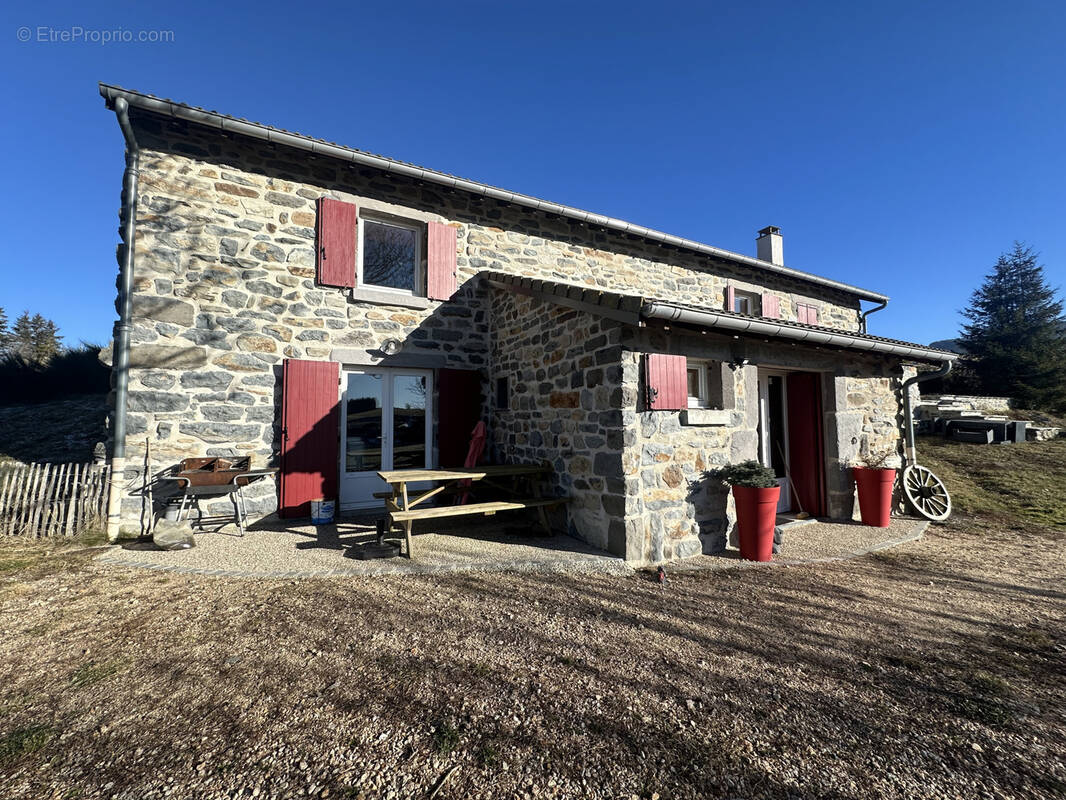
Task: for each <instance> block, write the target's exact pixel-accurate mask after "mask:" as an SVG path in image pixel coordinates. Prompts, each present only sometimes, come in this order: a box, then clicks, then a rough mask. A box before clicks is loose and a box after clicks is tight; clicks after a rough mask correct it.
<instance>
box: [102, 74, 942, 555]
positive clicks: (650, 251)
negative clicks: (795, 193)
mask: <svg viewBox="0 0 1066 800" xmlns="http://www.w3.org/2000/svg"><path fill="white" fill-rule="evenodd" d="M100 92H101V94H102V96H103V97H104V99H105V101H106V104H107V106H108V108H110V109H112V110H114V111H115V112H116V114H117V115H118V118H119V122H120V125H121V127H122V131H123V134H124V136H125V139H126V144H127V170H126V182H125V192H124V196H123V201H124V202H123V214H124V227H123V239H124V241H125V242H127V243H129V242H132V243H133V247H132V249H128V248H126V246H125V244H123V245H120V248H119V261H120V279H119V287H120V291H119V302H118V307H119V311H120V320H119V323H118V324H117V325H116V331H117V333H116V340H115V344H114V351H115V353H114V362H115V364H116V368H115V372H116V386H117V387H119V388H118V389H117V390H116V392H115V396H116V409H115V414H114V415H113V417H114V418H113V420H112V424H113V426H114V430H115V431H116V436H118V439H119V440H121V441H115V442H113V446H114V450H115V458H116V465H117V466H119V467H120V468H121V469H124V471H125V475H126V477H127V478H128V479H129V480H130V481H133V482H134V483H136V481H137V480H138V478H139V476H140V474H141V470H142V469H143V462H144V452H145V447H146V444H147V442H148V441H149V440H150V441H151V452H152V464H151V469H153V470H158V469H163V468H166V467H168V466H171V465H173V464H174V463H176V462H177V461H178V460H180V459H181V458H184V457H188V456H194V455H225V456H230V455H251V456H252V458H253V460H254V463H255V465H257V466H269V465H273V466H278V467H279V468H280V470H281V474H280V476H279V480H278V481H277V482H276V483H269V482H260V483H258V484H255V485H254V487H253V488H252V493H251V495H250V511H251V514H252V516H253V517H265V516H268V515H271V514H275V513H279V514H280V515H282V516H301V515H306V514H307V512H308V507H309V503H310V501H311V500H312V499H316V498H335V499H336V500H338V501H339V504H340V507H341V509H342V510H343V511H356V510H359V509H371V508H374V509H376V508H379V507H380V500H374V498H373V497H372V495H373V493H374V492H375V491H380V490H381V489H382V488H383V486H382V485H381V483H380V480H379V479H378V478H377V477H376V474H375V473H376V471H377V470H378V469H388V468H394V469H400V468H404V467H426V466H455V465H458V464H461V462H462V458H463V456H464V455H465V452H466V446H467V443H468V439H469V432H470V429H471V428H472V427H473V424H474V423H475V422H476V421H477V420H479V419H482V420H484V421H485V422H486V423H487V425H488V428H489V436H490V440H489V456H490V458H491V459H492V460H494V461H498V462H504V461H506V462H541V461H545V460H547V461H550V462H551V464H552V465H553V467H554V482H555V487H554V488H555V490H556V491H557V492H558V493H559V494H563V495H567V496H569V497H570V498H571V503H570V504H569V508H568V510H567V512H566V519H565V524H566V525H567V526H568V528H569V530H570V532H571V533H572V534H573V535H575V536H578V537H580V538H581V539H584V540H585V541H587V542H589V543H591V544H593V545H595V546H598V547H601V548H604V549H606V550H608V551H610V552H612V553H615V554H618V555H621V556H624V557H625V558H627V559H630V560H632V561H635V562H657V561H662V560H668V559H676V558H682V557H685V556H690V555H693V554H696V553H700V552H712V551H715V550H720V549H721V548H723V547H724V546H725V542H726V537H727V535H728V534H729V530H730V526H731V520H732V513H731V507H730V503H731V501H730V499H729V497H728V494H727V493H726V492H725V491H723V489H722V487H721V486H720V485H716V484H715V482H714V481H711V480H708V479H707V478H706V477H705V472H706V471H707V470H709V469H711V468H713V467H715V466H717V465H721V464H725V463H728V462H735V461H739V460H744V459H749V458H759V459H762V460H763V461H764V462H765V463H766V464H768V465H770V466H772V467H773V468H774V469H775V471H776V472H777V474H778V476H779V480H780V482H781V485H782V490H783V491H782V506H781V507H782V510H787V509H791V508H796V509H799V508H802V509H804V510H807V511H809V512H813V513H814V514H816V515H827V516H830V517H848V516H850V514H851V499H852V487H851V483H850V480H849V475H848V470H847V466H848V465H849V463H851V462H852V461H853V460H854V459H855V458H856V457H857V456H858V455H859V453H860V451H862V450H880V449H885V448H888V449H891V450H893V451H894V452H896V451H898V449H899V446H900V444H899V443H900V425H901V417H902V411H901V399H900V394H899V389H900V385H901V382H902V380H903V379H904V377H905V376H906V375H908V374H913V370H914V367H915V365H917V364H919V363H923V362H924V363H933V364H938V363H943V362H946V361H949V360H950V359H952V358H954V355H953V354H952V353H948V352H945V351H940V350H935V349H932V348H928V347H923V346H920V345H915V344H910V343H907V342H901V341H898V340H893V339H885V338H881V337H876V336H872V335H869V334H867V333H866V332H865V327H866V325H865V322H866V315H867V314H869V313H870V312H871V311H875V310H878V309H879V308H881V307H883V305H884V304H885V303H886V302H887V300H888V298H887V297H886V296H885V295H883V294H880V293H878V292H873V291H869V290H865V289H861V288H858V287H855V286H850V285H848V284H844V283H841V282H838V281H834V280H830V279H827V278H823V277H820V276H817V275H814V274H811V273H807V272H801V271H799V270H796V269H792V268H789V267H786V266H785V265H784V261H783V257H782V238H781V233H780V231H779V230H778V229H776V228H773V227H768V228H764V229H763V230H762V231H760V232H759V238H758V240H757V245H756V247H757V256H756V257H749V256H743V255H740V254H737V253H732V252H728V251H725V250H721V249H718V248H715V247H711V246H708V245H704V244H701V243H698V242H694V241H690V240H686V239H681V238H679V237H676V236H671V235H668V234H664V233H661V232H658V231H654V230H650V229H647V228H642V227H640V226H637V225H633V224H630V223H627V222H623V221H621V220H616V219H611V218H607V217H603V216H599V215H596V214H592V213H589V212H586V211H581V210H578V209H574V208H569V207H566V206H561V205H557V204H554V203H549V202H546V201H543V200H537V199H535V198H532V197H528V196H524V195H519V194H515V193H512V192H508V191H504V190H501V189H496V188H494V187H490V186H486V185H483V184H479V183H475V182H472V181H468V180H464V179H462V178H456V177H453V176H450V175H445V174H442V173H439V172H434V171H432V170H428V169H423V168H420V167H415V166H413V165H410V164H406V163H403V162H399V161H394V160H391V159H388V158H383V157H380V156H375V155H371V154H368V153H365V152H362V151H359V150H353V149H349V148H345V147H340V146H338V145H335V144H331V143H328V142H324V141H321V140H317V139H312V138H309V137H306V136H302V135H298V134H293V133H288V132H285V131H281V130H278V129H276V128H271V127H268V126H265V125H260V124H258V123H252V122H248V121H246V120H241V119H236V118H234V117H229V116H226V115H223V114H219V113H216V112H211V111H205V110H203V109H200V108H196V107H192V106H187V105H183V104H180V103H175V102H171V101H168V100H161V99H158V98H155V97H153V96H150V95H145V94H141V93H139V92H134V91H128V90H124V89H121V88H118V87H115V86H109V85H104V84H101V86H100ZM124 275H125V278H124V277H123V276H124ZM864 301H865V302H867V303H873V304H875V305H874V306H873V307H872V308H869V310H867V311H864V310H863V307H862V303H863V302H864ZM127 337H128V342H129V346H128V348H127V347H126V345H125V344H124V341H125V339H126V338H127ZM127 359H128V369H127V368H126V367H125V362H126V361H127ZM124 382H125V384H126V386H125V388H123V387H122V384H123V383H124ZM121 394H124V395H125V397H124V399H119V395H121ZM122 405H124V406H125V408H122V407H120V406H122ZM119 417H122V419H121V420H120V419H119ZM119 432H123V434H124V435H118V434H119ZM140 508H141V500H140V499H139V498H137V497H133V496H127V497H125V498H123V499H122V502H121V503H120V504H119V503H113V504H112V511H113V516H112V520H111V522H112V525H111V531H112V533H113V534H114V533H117V532H118V529H119V528H120V527H121V526H122V525H125V526H135V525H136V522H137V520H138V518H139V515H140ZM560 522H562V520H560Z"/></svg>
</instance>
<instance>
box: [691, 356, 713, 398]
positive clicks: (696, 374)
mask: <svg viewBox="0 0 1066 800" xmlns="http://www.w3.org/2000/svg"><path fill="white" fill-rule="evenodd" d="M709 384H710V381H709V380H708V374H707V365H706V364H704V363H701V362H699V361H689V362H688V407H689V408H710V407H711V392H710V385H709Z"/></svg>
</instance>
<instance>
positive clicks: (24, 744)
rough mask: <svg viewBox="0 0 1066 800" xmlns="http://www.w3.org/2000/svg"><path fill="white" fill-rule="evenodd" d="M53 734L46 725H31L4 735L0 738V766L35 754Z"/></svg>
mask: <svg viewBox="0 0 1066 800" xmlns="http://www.w3.org/2000/svg"><path fill="white" fill-rule="evenodd" d="M54 734H55V731H53V730H52V728H50V727H49V726H47V725H32V726H30V727H28V728H20V729H19V730H16V731H12V732H11V733H8V734H5V735H4V736H2V737H0V764H2V763H6V762H9V761H14V760H15V759H17V758H19V757H21V756H24V755H28V754H30V753H35V752H37V751H38V750H40V749H41V748H42V747H44V746H45V745H46V744H48V742H49V740H50V739H51V738H52V736H53V735H54Z"/></svg>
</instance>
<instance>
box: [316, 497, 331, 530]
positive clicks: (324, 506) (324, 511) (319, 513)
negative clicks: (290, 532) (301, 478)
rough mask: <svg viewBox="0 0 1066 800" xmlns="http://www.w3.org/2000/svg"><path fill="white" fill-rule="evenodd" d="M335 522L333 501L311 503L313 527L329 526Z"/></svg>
mask: <svg viewBox="0 0 1066 800" xmlns="http://www.w3.org/2000/svg"><path fill="white" fill-rule="evenodd" d="M331 522H333V501H332V500H312V501H311V524H312V525H329V524H330V523H331Z"/></svg>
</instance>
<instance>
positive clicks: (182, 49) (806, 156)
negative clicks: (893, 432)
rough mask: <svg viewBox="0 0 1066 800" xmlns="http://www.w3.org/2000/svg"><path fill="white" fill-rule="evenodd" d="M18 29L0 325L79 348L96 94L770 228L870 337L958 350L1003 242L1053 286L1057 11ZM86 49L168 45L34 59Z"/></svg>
mask: <svg viewBox="0 0 1066 800" xmlns="http://www.w3.org/2000/svg"><path fill="white" fill-rule="evenodd" d="M14 5H15V4H7V6H6V8H5V10H4V11H3V12H0V15H2V19H3V23H2V27H0V37H3V39H4V46H3V48H2V62H0V63H2V66H3V74H4V76H5V81H4V83H3V88H2V92H3V97H2V99H3V106H4V109H5V112H4V125H3V128H2V136H3V141H2V149H0V152H2V153H3V159H4V164H3V175H4V178H5V181H4V183H5V185H6V189H7V190H6V191H4V192H3V193H2V195H0V217H2V219H3V221H4V228H5V230H6V237H5V248H4V256H3V262H2V263H3V270H4V276H3V284H2V287H3V288H2V290H0V306H3V307H4V308H5V309H6V310H7V312H8V315H9V317H12V318H13V317H14V316H15V315H16V314H17V313H18V312H19V311H21V310H22V309H29V310H30V311H31V312H40V313H42V314H44V315H45V316H48V317H51V318H52V319H54V320H55V321H56V322H57V323H58V324H59V326H60V328H61V330H62V332H63V334H64V335H65V336H66V338H67V341H68V342H75V341H77V340H79V339H88V340H90V341H96V342H103V341H106V340H107V339H108V338H109V337H110V333H111V325H112V323H113V320H114V316H115V315H114V307H113V301H114V276H115V271H116V266H115V260H114V248H115V244H116V242H117V232H116V227H117V216H116V212H117V209H118V205H119V191H120V182H121V174H122V164H123V162H122V152H123V147H122V138H121V135H120V133H119V130H118V126H117V124H116V122H115V119H114V115H113V114H111V113H109V112H107V111H106V110H105V109H104V105H103V101H102V99H101V98H100V97H99V95H98V94H97V89H96V82H97V81H100V80H102V81H105V82H108V83H117V84H119V85H122V86H126V87H129V88H134V89H138V90H141V91H146V92H150V93H152V94H157V95H160V96H163V97H170V98H173V99H176V100H180V101H183V102H188V103H192V104H194V105H201V106H205V107H207V108H212V109H216V110H219V111H222V112H225V113H228V114H233V115H236V116H243V117H247V118H249V119H254V120H258V121H260V122H266V123H270V124H274V125H278V126H281V127H285V128H289V129H291V130H296V131H300V132H302V133H307V134H310V135H313V136H318V137H322V138H327V139H331V140H333V141H337V142H340V143H342V144H346V145H350V146H353V147H358V148H362V149H366V150H370V151H373V152H378V153H383V154H385V155H388V156H392V157H395V158H399V159H402V160H406V161H413V162H415V163H418V164H422V165H425V166H428V167H432V168H435V169H440V170H444V171H447V172H453V173H456V174H459V175H462V176H464V177H469V178H473V179H475V180H479V181H483V182H486V183H491V184H495V185H498V186H503V187H505V188H508V189H513V190H515V191H520V192H524V193H527V194H532V195H536V196H539V197H544V198H547V199H550V200H554V201H557V202H562V203H566V204H569V205H574V206H578V207H580V208H586V209H589V210H592V211H597V212H600V213H604V214H608V215H611V216H615V217H621V218H623V219H627V220H630V221H633V222H637V223H640V224H643V225H647V226H649V227H653V228H659V229H661V230H664V231H667V232H670V233H675V234H679V235H682V236H687V237H690V238H693V239H698V240H700V241H704V242H707V243H709V244H713V245H716V246H718V247H724V248H727V249H730V250H735V251H737V252H741V253H746V254H751V255H754V251H755V232H756V230H757V229H758V228H761V227H763V226H765V225H768V224H773V225H778V226H780V227H781V228H782V230H783V233H784V235H785V262H786V264H788V265H789V266H793V267H796V268H798V269H803V270H807V271H811V272H817V273H819V274H822V275H826V276H829V277H833V278H837V279H840V280H844V281H847V282H849V283H853V284H857V285H859V286H863V287H866V288H870V289H874V290H877V291H881V292H884V293H887V294H889V295H891V296H892V298H893V300H892V302H891V303H890V304H889V307H888V309H886V310H885V311H883V312H881V313H879V314H877V315H876V316H874V317H872V318H871V332H872V333H877V334H881V335H886V336H894V337H900V338H906V339H911V340H914V341H919V342H929V341H932V340H935V339H941V338H946V337H950V336H953V335H955V333H956V331H957V330H958V324H959V318H958V314H957V311H958V309H960V308H962V307H963V306H964V305H965V302H966V300H967V298H968V296H969V293H970V292H971V291H972V290H973V288H974V287H975V286H976V285H977V284H978V283H979V282H980V279H981V277H982V276H983V275H984V274H985V273H986V272H987V271H988V269H989V267H990V266H991V264H992V263H993V262H994V261H995V259H996V257H997V256H998V254H999V253H1001V252H1002V251H1004V250H1007V249H1008V248H1009V247H1010V246H1011V244H1012V242H1013V241H1014V240H1015V239H1020V240H1024V241H1026V242H1027V243H1029V244H1030V245H1032V246H1033V247H1034V248H1036V249H1037V250H1038V251H1040V252H1041V254H1042V260H1043V262H1044V263H1045V265H1046V267H1047V273H1048V277H1049V279H1050V281H1051V283H1052V284H1053V285H1055V286H1059V287H1061V286H1063V285H1064V284H1066V225H1064V224H1063V213H1064V211H1066V183H1064V181H1063V176H1064V174H1066V169H1064V168H1066V147H1064V146H1063V136H1064V131H1066V102H1064V101H1066V97H1064V79H1066V48H1064V47H1062V41H1063V38H1064V36H1066V4H1062V3H1059V2H1043V3H1033V2H1017V0H1013V1H1012V2H1010V3H1005V2H966V3H962V2H939V3H928V2H922V3H906V2H892V3H887V2H885V3H881V4H875V3H853V2H848V3H817V2H812V3H784V2H782V3H725V2H701V3H693V4H691V5H688V4H674V3H669V2H663V3H658V4H655V5H653V6H648V5H647V4H646V3H639V4H637V3H634V4H628V3H624V2H610V3H583V4H578V3H574V2H569V3H555V2H537V3H506V2H499V1H498V0H497V1H495V2H483V3H467V2H462V0H456V1H455V2H451V3H421V2H405V3H393V4H382V3H359V2H348V3H336V4H331V3H328V2H318V3H314V4H289V3H286V4H276V5H272V4H268V3H254V4H251V3H250V4H246V5H245V6H244V7H243V8H242V7H241V6H240V4H236V3H234V4H228V3H218V2H211V3H206V2H202V1H201V0H189V1H188V2H185V3H182V4H180V5H179V6H171V5H169V4H165V5H161V8H162V9H163V11H157V10H156V9H154V8H153V7H152V5H151V4H147V3H143V2H138V3H132V2H131V3H112V4H108V3H100V4H94V5H92V6H90V5H87V4H83V3H77V4H75V3H69V4H64V3H50V2H38V3H35V4H33V5H32V6H31V5H29V4H19V5H21V6H23V9H15V8H14ZM164 12H165V13H164ZM22 26H25V27H27V28H29V29H30V31H31V40H30V41H28V42H20V41H19V40H18V29H19V28H20V27H22ZM75 26H78V27H80V28H82V29H84V30H86V31H89V30H116V29H124V30H126V31H133V32H136V31H140V30H167V31H173V41H172V42H166V43H158V44H150V43H144V44H142V43H128V44H127V43H110V44H103V43H99V42H92V41H79V42H66V43H64V42H62V41H55V42H42V41H37V36H38V28H40V27H45V28H49V27H50V28H52V29H53V30H54V31H56V34H55V35H56V36H59V35H61V34H60V33H59V32H60V31H63V30H66V29H70V28H72V27H75ZM46 35H47V34H46Z"/></svg>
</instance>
